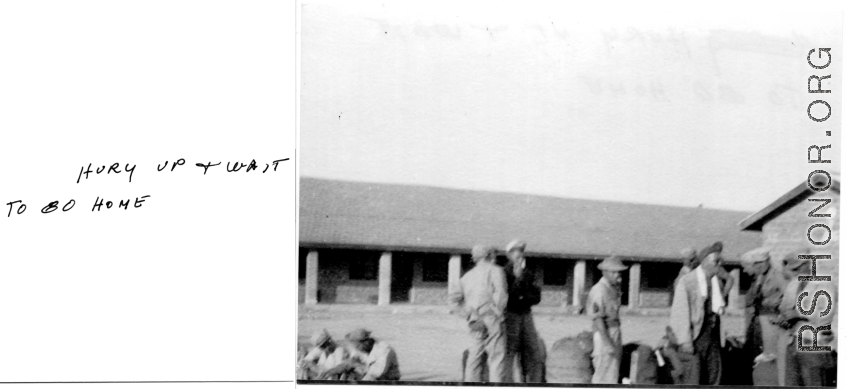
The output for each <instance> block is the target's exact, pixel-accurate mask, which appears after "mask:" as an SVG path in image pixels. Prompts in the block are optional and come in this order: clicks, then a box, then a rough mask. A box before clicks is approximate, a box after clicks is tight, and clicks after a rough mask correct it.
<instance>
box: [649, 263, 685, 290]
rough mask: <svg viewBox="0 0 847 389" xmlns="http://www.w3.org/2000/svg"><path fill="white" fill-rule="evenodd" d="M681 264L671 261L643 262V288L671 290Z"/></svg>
mask: <svg viewBox="0 0 847 389" xmlns="http://www.w3.org/2000/svg"><path fill="white" fill-rule="evenodd" d="M679 268H680V265H677V264H671V263H643V264H641V287H642V288H643V289H660V290H670V289H671V287H673V280H674V279H676V276H677V274H679Z"/></svg>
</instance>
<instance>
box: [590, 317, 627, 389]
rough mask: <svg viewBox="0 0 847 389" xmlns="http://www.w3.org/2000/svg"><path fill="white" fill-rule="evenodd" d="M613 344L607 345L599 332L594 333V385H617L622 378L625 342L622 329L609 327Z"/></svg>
mask: <svg viewBox="0 0 847 389" xmlns="http://www.w3.org/2000/svg"><path fill="white" fill-rule="evenodd" d="M607 330H608V331H609V337H610V338H612V344H607V343H606V341H605V340H603V336H602V335H600V333H599V332H594V351H592V352H591V357H592V360H593V365H594V376H592V377H591V383H592V384H617V383H618V379H619V378H620V369H621V355H622V354H623V342H622V338H621V327H608V328H607Z"/></svg>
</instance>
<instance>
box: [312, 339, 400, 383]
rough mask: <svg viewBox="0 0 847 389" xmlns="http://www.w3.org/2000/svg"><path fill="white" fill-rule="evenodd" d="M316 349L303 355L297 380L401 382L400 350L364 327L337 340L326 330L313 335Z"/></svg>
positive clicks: (313, 348)
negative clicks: (375, 337)
mask: <svg viewBox="0 0 847 389" xmlns="http://www.w3.org/2000/svg"><path fill="white" fill-rule="evenodd" d="M311 341H312V349H311V350H310V351H309V352H308V353H307V354H305V355H303V356H301V357H300V360H299V362H298V365H297V374H298V376H297V379H302V380H343V381H397V380H399V379H400V363H399V361H398V360H397V353H396V352H395V351H394V349H393V348H392V347H391V346H390V345H388V343H386V342H384V341H379V340H376V339H374V338H373V337H371V333H370V331H368V330H366V329H364V328H360V329H357V330H354V331H353V332H350V333H349V334H347V335H346V336H345V337H344V341H343V342H336V341H335V340H334V339H332V336H330V334H329V332H328V331H327V330H326V329H324V330H321V331H318V332H316V333H315V334H314V335H312V339H311Z"/></svg>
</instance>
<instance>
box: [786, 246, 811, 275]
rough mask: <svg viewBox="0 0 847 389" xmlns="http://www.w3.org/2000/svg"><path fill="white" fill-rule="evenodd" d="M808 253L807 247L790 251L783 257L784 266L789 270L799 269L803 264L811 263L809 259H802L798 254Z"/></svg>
mask: <svg viewBox="0 0 847 389" xmlns="http://www.w3.org/2000/svg"><path fill="white" fill-rule="evenodd" d="M808 253H809V252H808V250H805V249H799V250H793V251H791V252H790V253H788V254H785V256H784V257H782V266H783V267H785V268H787V269H789V270H797V269H799V268H800V267H802V266H803V265H805V264H807V263H809V260H808V259H800V258H797V256H798V255H803V254H808Z"/></svg>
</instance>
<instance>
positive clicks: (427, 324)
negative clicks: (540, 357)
mask: <svg viewBox="0 0 847 389" xmlns="http://www.w3.org/2000/svg"><path fill="white" fill-rule="evenodd" d="M534 318H535V326H536V328H537V329H538V332H539V333H540V334H541V337H542V338H543V339H544V342H545V343H546V344H547V348H548V350H549V348H550V347H551V346H552V345H553V343H554V342H555V341H556V340H558V339H561V338H563V337H567V336H572V335H576V334H578V333H579V332H582V331H584V330H587V329H589V328H590V322H589V320H588V318H587V317H586V316H577V315H568V314H565V313H561V312H558V311H557V310H546V311H542V312H536V313H535V314H534ZM667 323H668V313H666V312H665V313H659V314H655V313H654V314H652V315H649V316H640V315H624V316H622V318H621V326H622V332H623V341H624V343H629V342H641V343H644V344H646V345H649V346H655V345H656V344H657V343H658V342H659V340H660V338H661V336H662V335H663V334H664V328H665V326H666V325H667ZM359 327H364V328H367V329H369V330H371V331H372V334H373V337H374V338H377V339H379V340H384V341H386V342H388V343H389V344H390V345H391V346H392V347H394V349H395V350H396V352H397V355H398V358H399V360H400V371H401V373H402V375H403V380H404V381H406V380H408V381H459V380H460V379H461V356H462V351H463V350H464V349H465V348H467V346H468V342H469V337H468V333H467V329H466V326H465V323H463V322H462V321H461V320H460V319H458V318H456V317H454V316H450V315H449V314H448V313H447V308H446V307H417V306H415V307H412V306H396V307H375V306H366V305H361V306H359V305H323V306H321V305H318V306H315V307H308V308H307V307H302V306H301V307H300V309H299V318H298V343H299V344H308V342H309V337H310V336H311V334H312V333H314V332H315V331H317V330H320V329H322V328H326V329H327V330H328V331H329V333H330V334H332V336H333V338H336V339H340V338H343V337H344V334H346V333H348V332H350V331H351V330H353V329H355V328H359ZM722 327H723V331H724V333H725V334H728V335H729V336H741V335H743V332H744V331H743V328H742V327H743V318H742V317H741V316H726V317H724V318H723V319H722Z"/></svg>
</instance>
